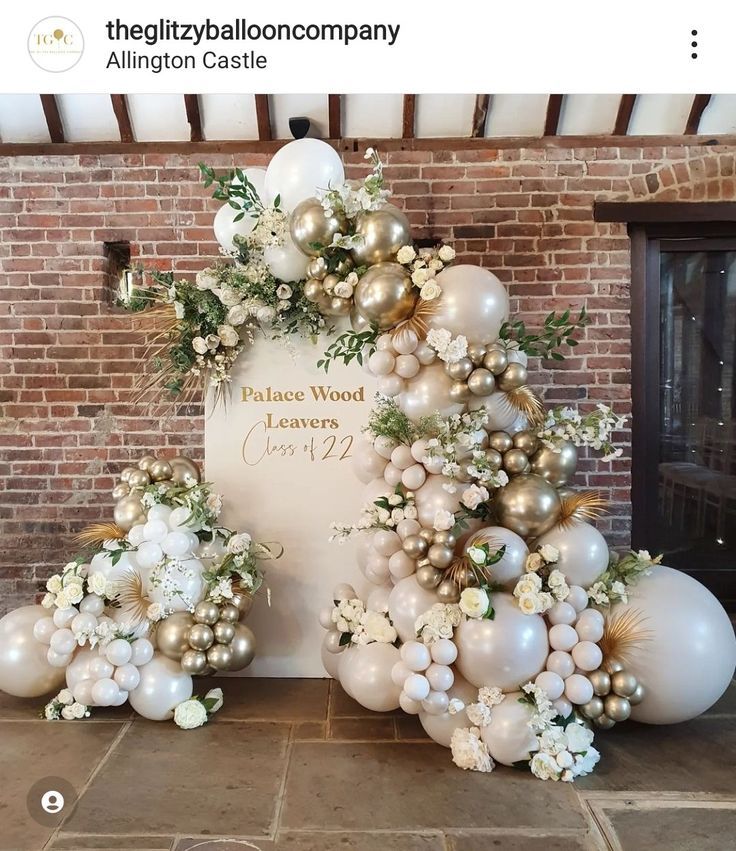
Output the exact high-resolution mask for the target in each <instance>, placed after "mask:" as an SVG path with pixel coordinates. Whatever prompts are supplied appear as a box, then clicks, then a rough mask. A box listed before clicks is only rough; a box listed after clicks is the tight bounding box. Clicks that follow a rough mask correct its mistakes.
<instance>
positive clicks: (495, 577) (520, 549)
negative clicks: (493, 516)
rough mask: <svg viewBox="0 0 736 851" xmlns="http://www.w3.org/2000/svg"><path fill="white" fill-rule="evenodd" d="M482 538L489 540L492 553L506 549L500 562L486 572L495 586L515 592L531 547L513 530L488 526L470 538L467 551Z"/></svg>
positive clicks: (466, 547)
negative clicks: (502, 548) (474, 542)
mask: <svg viewBox="0 0 736 851" xmlns="http://www.w3.org/2000/svg"><path fill="white" fill-rule="evenodd" d="M482 538H487V539H488V540H489V541H490V543H491V546H492V548H493V549H492V551H496V550H497V549H500V548H501V547H502V546H504V547H506V549H505V550H504V554H503V556H501V558H500V560H499V561H497V562H496V563H495V564H492V565H491V566H490V567H488V568H486V572H487V573H488V575H489V577H490V580H491V583H492V584H493V585H500V586H501V587H502V588H504V589H505V590H507V591H513V590H514V586H515V585H516V582H517V580H518V579H519V577H520V576H521V574H522V573H524V565H525V563H526V557H527V556H528V555H529V547H527V545H526V543H525V542H524V539H523V538H522V537H521V536H520V535H517V534H516V532H512V531H511V529H506V528H505V527H504V526H486V527H484V528H483V529H478V531H477V532H475V533H473V535H471V536H470V537H469V538H468V541H467V543H466V545H465V549H466V550H467V549H468V547H470V546H471V545H472V543H473V541H475V540H476V539H482Z"/></svg>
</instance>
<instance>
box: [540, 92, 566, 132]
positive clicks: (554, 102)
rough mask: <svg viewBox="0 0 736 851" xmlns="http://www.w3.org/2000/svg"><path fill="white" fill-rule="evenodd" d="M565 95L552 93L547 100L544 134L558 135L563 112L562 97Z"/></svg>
mask: <svg viewBox="0 0 736 851" xmlns="http://www.w3.org/2000/svg"><path fill="white" fill-rule="evenodd" d="M563 97H564V95H550V96H549V100H548V101H547V115H546V117H545V119H544V135H545V136H557V134H558V132H559V126H560V113H561V112H562V98H563Z"/></svg>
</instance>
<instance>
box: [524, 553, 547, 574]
mask: <svg viewBox="0 0 736 851" xmlns="http://www.w3.org/2000/svg"><path fill="white" fill-rule="evenodd" d="M541 567H544V559H543V558H542V556H541V555H540V554H539V553H531V554H530V555H528V556H527V559H526V569H527V570H539V569H540V568H541Z"/></svg>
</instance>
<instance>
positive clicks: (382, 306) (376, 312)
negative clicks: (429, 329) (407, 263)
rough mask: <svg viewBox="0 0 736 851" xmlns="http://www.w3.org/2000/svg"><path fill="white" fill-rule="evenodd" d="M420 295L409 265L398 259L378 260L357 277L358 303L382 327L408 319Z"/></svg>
mask: <svg viewBox="0 0 736 851" xmlns="http://www.w3.org/2000/svg"><path fill="white" fill-rule="evenodd" d="M418 297H419V291H418V290H417V288H416V287H415V286H414V284H413V283H412V280H411V278H410V277H409V275H408V274H407V271H406V269H404V267H403V266H400V265H399V264H398V263H377V264H376V265H375V266H371V267H370V269H368V271H367V272H366V273H365V275H363V277H362V278H361V279H360V280H359V281H358V285H357V287H356V288H355V293H354V298H355V306H356V307H357V308H358V312H359V313H360V314H361V316H363V318H364V319H366V320H368V322H370V323H371V324H372V325H377V326H378V328H379V329H380V330H381V331H385V330H387V329H388V328H393V327H394V326H395V325H398V324H399V322H402V321H403V320H404V319H408V318H409V317H410V316H411V315H412V313H413V311H414V305H415V304H416V302H417V299H418Z"/></svg>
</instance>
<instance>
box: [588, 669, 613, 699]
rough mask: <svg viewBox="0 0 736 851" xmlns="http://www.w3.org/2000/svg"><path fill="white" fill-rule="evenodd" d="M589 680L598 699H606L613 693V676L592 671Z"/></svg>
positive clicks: (599, 671)
mask: <svg viewBox="0 0 736 851" xmlns="http://www.w3.org/2000/svg"><path fill="white" fill-rule="evenodd" d="M588 679H589V680H590V683H591V685H592V686H593V691H594V692H595V693H596V694H597V695H598V697H605V696H606V695H607V694H608V692H609V691H611V675H610V674H609V673H608V672H607V671H601V670H598V671H591V672H590V673H589V674H588Z"/></svg>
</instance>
